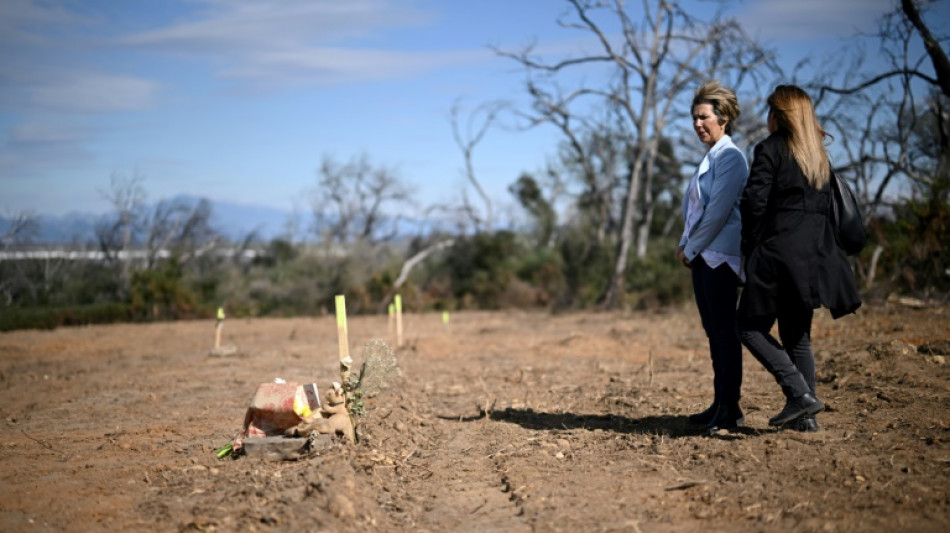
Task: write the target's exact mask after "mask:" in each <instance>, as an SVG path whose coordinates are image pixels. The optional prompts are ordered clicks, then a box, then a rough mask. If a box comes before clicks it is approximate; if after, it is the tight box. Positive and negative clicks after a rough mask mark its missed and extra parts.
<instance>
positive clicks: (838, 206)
mask: <svg viewBox="0 0 950 533" xmlns="http://www.w3.org/2000/svg"><path fill="white" fill-rule="evenodd" d="M831 224H832V227H834V230H835V239H836V240H837V241H838V247H839V248H841V251H843V252H844V253H845V254H847V255H857V254H858V253H860V252H861V250H863V249H864V245H865V244H867V242H868V232H867V229H866V228H865V227H864V217H862V216H861V208H860V206H858V199H857V197H856V196H855V195H854V190H853V189H851V185H849V184H848V181H847V180H845V179H844V178H842V177H841V176H840V175H839V174H838V173H837V172H836V171H835V170H834V169H832V170H831Z"/></svg>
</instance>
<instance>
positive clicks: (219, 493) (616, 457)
mask: <svg viewBox="0 0 950 533" xmlns="http://www.w3.org/2000/svg"><path fill="white" fill-rule="evenodd" d="M451 318H452V321H451V323H450V324H449V326H448V327H444V326H443V325H442V323H441V317H440V316H439V315H435V314H422V315H409V316H407V317H406V322H405V324H406V342H405V345H404V346H403V347H402V348H400V349H399V350H397V354H398V356H399V362H400V367H401V369H402V373H403V375H402V378H400V379H399V380H397V381H395V382H394V384H393V386H392V387H390V388H387V389H385V390H383V391H382V392H381V393H380V394H379V395H377V396H376V397H374V398H371V399H369V400H368V401H367V414H366V416H365V417H362V418H360V419H359V427H358V434H359V442H358V443H356V444H353V445H349V444H346V443H344V442H343V441H341V440H338V439H334V440H333V442H332V443H331V444H330V445H329V446H327V447H324V448H322V449H319V450H317V451H315V452H314V453H311V454H309V455H306V456H304V457H301V458H300V459H299V460H296V461H268V460H265V459H264V458H262V457H260V456H251V455H247V456H242V457H238V458H236V459H227V460H218V459H217V458H216V457H215V454H214V451H215V449H216V448H218V447H220V446H223V445H224V444H226V443H228V442H230V440H231V439H232V437H233V436H234V435H235V434H236V433H237V432H238V431H239V430H240V429H241V424H242V422H243V420H244V415H245V410H246V408H247V405H248V401H249V399H250V396H251V395H252V394H253V392H254V390H255V388H256V387H257V385H258V384H259V383H262V382H269V381H272V380H273V379H274V378H275V377H281V378H284V379H286V380H288V381H291V380H292V381H297V382H300V383H305V382H310V381H315V382H317V383H318V385H319V386H320V387H321V388H325V387H327V386H328V385H329V383H330V382H331V381H334V380H338V379H339V376H338V368H337V363H336V361H337V356H338V352H337V349H338V348H337V340H336V323H335V320H334V319H333V318H332V317H320V318H297V319H256V320H240V319H228V321H227V322H226V324H225V329H224V335H223V342H224V343H225V344H233V345H234V346H235V347H237V349H238V351H237V353H235V354H233V355H230V356H227V357H213V356H211V355H209V348H210V347H211V344H212V343H213V327H214V326H213V322H204V321H195V322H179V323H160V324H148V325H112V326H96V327H83V328H64V329H58V330H55V331H20V332H11V333H5V334H0V424H2V425H3V427H4V429H5V431H4V435H3V438H2V439H0V531H191V530H197V531H433V532H434V531H477V532H480V533H484V532H493V531H506V532H508V531H512V532H518V531H634V532H637V531H641V532H673V531H676V532H693V531H695V532H699V531H710V530H712V531H740V532H741V531H796V532H809V531H820V532H828V533H832V532H851V531H914V532H931V531H932V532H945V531H948V530H950V415H948V412H950V381H948V366H947V365H946V364H944V357H943V356H946V355H947V351H948V350H947V346H948V345H950V341H948V339H950V308H948V307H944V306H940V305H927V306H924V307H922V308H915V307H907V306H902V305H899V304H896V303H891V304H888V303H881V304H878V305H867V306H866V307H864V308H862V309H861V310H860V312H859V314H858V315H856V316H851V317H847V318H844V319H842V320H838V321H832V320H831V319H830V317H828V315H827V313H826V312H824V311H821V312H819V314H817V315H816V320H815V325H814V331H813V339H814V345H815V348H816V351H817V358H818V374H819V387H818V393H819V396H820V397H821V398H822V399H823V400H824V401H825V403H827V404H828V407H829V410H828V411H827V412H825V413H822V414H821V415H819V422H820V423H821V425H822V430H821V431H819V432H816V433H800V432H796V431H790V430H784V431H779V430H774V429H772V428H770V427H769V426H768V423H767V421H768V418H769V417H770V416H772V415H774V414H775V413H776V412H777V411H778V410H779V409H781V407H782V405H783V403H784V400H783V398H782V396H781V393H780V391H779V388H778V386H777V385H776V384H775V382H774V381H773V380H772V378H771V376H770V375H768V374H767V373H766V372H765V371H764V370H762V368H761V366H760V365H759V364H758V363H757V362H756V361H755V360H754V359H753V358H752V357H751V356H750V355H749V354H748V353H746V354H745V377H744V388H743V399H742V407H743V409H744V410H745V413H746V421H747V424H748V427H746V428H743V429H741V430H740V431H737V432H733V433H722V434H717V435H712V436H710V435H705V434H703V431H702V430H701V428H695V427H692V426H690V425H688V424H687V422H686V415H687V414H689V413H692V412H696V411H699V410H702V409H703V408H705V407H706V406H707V405H708V403H709V402H710V400H711V389H712V375H711V368H710V363H709V358H708V355H707V353H708V352H707V349H706V339H705V337H704V335H703V333H702V330H701V328H700V326H699V319H698V316H697V315H696V312H695V310H694V309H693V307H692V306H683V307H682V308H676V309H666V310H663V311H661V312H651V313H637V314H632V313H585V314H569V315H557V316H552V315H549V314H544V313H519V312H497V313H488V312H471V313H455V314H453V315H452V317H451ZM387 322H388V321H387V318H385V317H351V318H350V321H349V335H350V345H351V351H352V353H353V355H354V358H355V359H356V360H357V363H359V362H360V349H361V346H362V345H363V344H364V343H365V342H367V341H369V340H370V339H372V338H381V339H385V340H387V341H390V342H391V334H390V333H389V327H388V323H387ZM921 349H922V351H923V352H928V350H929V353H922V351H921ZM934 354H936V355H934Z"/></svg>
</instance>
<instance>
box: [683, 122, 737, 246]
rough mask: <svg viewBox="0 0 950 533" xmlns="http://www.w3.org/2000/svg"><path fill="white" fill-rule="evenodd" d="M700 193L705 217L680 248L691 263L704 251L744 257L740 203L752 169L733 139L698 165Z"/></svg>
mask: <svg viewBox="0 0 950 533" xmlns="http://www.w3.org/2000/svg"><path fill="white" fill-rule="evenodd" d="M697 172H699V191H700V200H701V203H702V206H703V211H702V214H701V215H700V216H699V217H698V218H697V220H696V222H695V223H694V224H693V226H692V227H691V228H688V230H687V231H684V232H683V238H682V239H681V240H680V246H685V247H686V248H685V249H684V251H683V253H684V254H686V259H688V260H689V261H692V260H693V259H695V258H696V256H697V255H699V254H701V253H702V252H703V250H713V251H716V252H720V253H723V254H726V255H732V256H737V257H738V256H741V255H742V252H741V244H742V219H741V218H740V216H739V199H740V197H741V196H742V190H743V189H744V188H745V182H746V180H748V179H749V165H748V164H747V163H746V159H745V156H744V155H743V154H742V151H740V150H739V149H738V148H736V145H735V144H733V142H732V138H731V137H729V136H728V135H723V136H722V138H721V139H719V141H718V142H717V143H716V144H715V145H714V146H713V147H712V148H710V149H709V152H707V153H706V157H704V158H703V161H702V163H700V165H699V169H698V170H697ZM688 209H689V194H686V195H684V197H683V220H687V218H686V214H687V211H688Z"/></svg>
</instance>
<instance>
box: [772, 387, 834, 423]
mask: <svg viewBox="0 0 950 533" xmlns="http://www.w3.org/2000/svg"><path fill="white" fill-rule="evenodd" d="M824 408H825V404H823V403H821V400H819V399H818V398H815V397H814V396H813V395H812V394H811V393H810V392H806V393H805V394H802V395H801V396H799V397H797V398H789V400H788V401H787V402H785V408H784V409H782V411H781V412H780V413H779V414H777V415H775V416H774V417H772V418H770V419H769V425H770V426H782V425H785V424H788V423H789V422H792V421H794V420H798V419H799V418H802V417H804V416H808V415H813V414H816V413H818V412H820V411H821V410H823V409H824Z"/></svg>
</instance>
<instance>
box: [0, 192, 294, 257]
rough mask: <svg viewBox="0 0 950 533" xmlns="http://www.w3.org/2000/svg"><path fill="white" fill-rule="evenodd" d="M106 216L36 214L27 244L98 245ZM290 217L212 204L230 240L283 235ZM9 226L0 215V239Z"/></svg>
mask: <svg viewBox="0 0 950 533" xmlns="http://www.w3.org/2000/svg"><path fill="white" fill-rule="evenodd" d="M172 201H175V202H183V203H186V204H188V205H195V204H197V203H198V202H199V201H200V199H199V198H196V197H191V196H177V197H175V198H173V199H172ZM105 216H106V215H102V214H94V213H79V212H74V213H68V214H66V215H45V214H42V213H37V214H36V215H35V221H36V223H37V228H36V231H35V232H34V233H33V235H32V238H31V239H30V242H32V243H33V244H40V245H51V244H94V243H96V242H97V240H96V230H95V229H96V223H97V222H99V221H100V220H102V219H103V218H104V217H105ZM291 216H292V213H291V212H290V211H289V210H288V211H284V210H281V209H275V208H271V207H264V206H259V205H244V204H235V203H228V202H211V225H212V227H213V228H214V229H215V230H216V231H217V232H218V233H220V234H221V235H223V236H225V237H227V238H228V239H231V240H233V241H239V240H243V239H245V238H246V237H247V236H248V235H250V234H251V233H252V232H253V233H254V234H255V235H256V236H257V238H259V239H261V240H265V241H268V240H271V239H273V238H275V237H278V236H280V235H283V234H286V230H287V223H288V221H289V220H290V218H291ZM10 224H11V222H10V220H8V219H6V218H4V217H3V216H2V215H0V237H2V236H3V235H4V234H6V232H7V230H8V229H9V228H10Z"/></svg>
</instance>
